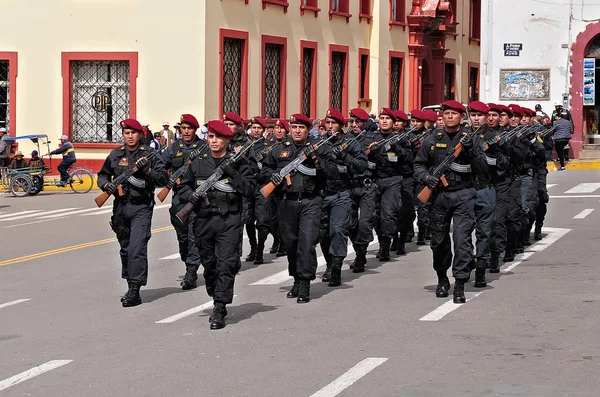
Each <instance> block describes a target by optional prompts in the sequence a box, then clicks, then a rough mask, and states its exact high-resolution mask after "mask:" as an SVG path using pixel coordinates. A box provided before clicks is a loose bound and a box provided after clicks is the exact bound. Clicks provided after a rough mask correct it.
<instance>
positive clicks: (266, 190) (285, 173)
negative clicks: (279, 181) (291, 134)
mask: <svg viewBox="0 0 600 397" xmlns="http://www.w3.org/2000/svg"><path fill="white" fill-rule="evenodd" d="M337 134H339V132H336V133H334V134H332V135H331V136H330V137H329V138H327V139H321V140H320V141H319V142H317V143H316V144H315V145H312V146H307V147H305V148H304V149H302V150H301V151H300V153H299V154H298V156H297V157H296V158H295V159H294V160H293V161H292V162H291V163H289V164H288V165H286V166H285V167H283V168H282V169H281V171H279V173H278V174H279V176H280V177H282V178H286V180H287V182H288V184H290V183H291V181H290V178H289V175H290V174H291V173H292V171H295V170H296V169H297V168H298V167H299V166H300V165H302V163H303V162H304V160H306V159H307V158H308V155H309V154H311V152H316V151H317V150H318V149H319V148H320V147H321V146H323V145H324V144H325V143H327V142H329V140H331V138H333V137H334V136H336V135H337ZM276 187H277V185H275V184H274V183H273V182H269V183H267V184H266V185H265V186H263V187H262V189H260V192H261V193H262V195H263V196H264V198H267V197H269V196H270V195H271V193H273V190H275V188H276Z"/></svg>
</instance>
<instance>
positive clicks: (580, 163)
mask: <svg viewBox="0 0 600 397" xmlns="http://www.w3.org/2000/svg"><path fill="white" fill-rule="evenodd" d="M559 168H560V163H559V162H558V161H549V162H548V171H558V169H559ZM565 168H566V169H567V170H571V171H588V170H600V160H570V161H569V162H567V163H566V164H565Z"/></svg>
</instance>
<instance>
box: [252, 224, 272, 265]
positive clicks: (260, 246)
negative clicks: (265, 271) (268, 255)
mask: <svg viewBox="0 0 600 397" xmlns="http://www.w3.org/2000/svg"><path fill="white" fill-rule="evenodd" d="M268 236H269V233H267V232H266V231H265V230H262V229H259V231H258V243H257V244H256V258H255V259H254V264H255V265H262V264H263V263H265V259H264V256H263V255H264V250H265V241H267V237H268Z"/></svg>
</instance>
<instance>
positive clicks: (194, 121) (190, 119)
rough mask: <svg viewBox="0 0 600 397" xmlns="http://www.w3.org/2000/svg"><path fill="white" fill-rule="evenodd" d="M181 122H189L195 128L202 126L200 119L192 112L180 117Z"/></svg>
mask: <svg viewBox="0 0 600 397" xmlns="http://www.w3.org/2000/svg"><path fill="white" fill-rule="evenodd" d="M179 123H180V124H183V123H186V124H189V125H190V126H192V127H193V128H196V129H198V128H200V123H198V120H197V119H196V118H195V117H194V116H192V115H191V114H182V115H181V118H180V119H179Z"/></svg>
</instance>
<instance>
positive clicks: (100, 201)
mask: <svg viewBox="0 0 600 397" xmlns="http://www.w3.org/2000/svg"><path fill="white" fill-rule="evenodd" d="M157 154H158V151H155V152H152V153H150V154H149V155H148V156H145V157H146V158H147V159H148V160H150V159H151V158H152V157H154V156H156V155H157ZM138 160H139V159H138ZM137 171H138V167H137V166H136V165H135V164H134V165H132V166H131V167H129V168H128V169H127V170H126V171H125V172H123V173H122V174H121V175H119V176H118V177H116V178H115V179H114V180H113V181H112V183H113V185H115V190H116V191H117V194H118V195H119V196H123V184H124V183H125V182H126V181H127V179H129V178H130V177H131V176H132V175H133V174H135V173H136V172H137ZM113 193H114V192H113ZM110 195H111V193H108V192H102V193H100V195H99V196H98V197H96V198H95V199H94V201H95V202H96V205H97V206H98V208H100V207H102V206H103V205H104V203H106V200H108V198H109V197H110Z"/></svg>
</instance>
